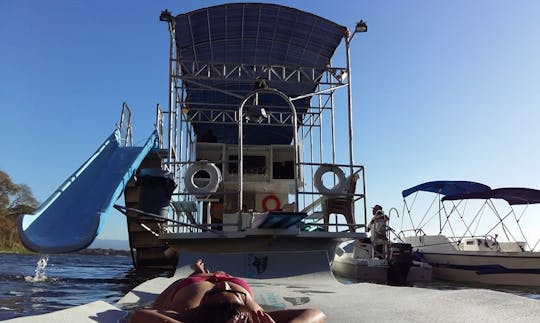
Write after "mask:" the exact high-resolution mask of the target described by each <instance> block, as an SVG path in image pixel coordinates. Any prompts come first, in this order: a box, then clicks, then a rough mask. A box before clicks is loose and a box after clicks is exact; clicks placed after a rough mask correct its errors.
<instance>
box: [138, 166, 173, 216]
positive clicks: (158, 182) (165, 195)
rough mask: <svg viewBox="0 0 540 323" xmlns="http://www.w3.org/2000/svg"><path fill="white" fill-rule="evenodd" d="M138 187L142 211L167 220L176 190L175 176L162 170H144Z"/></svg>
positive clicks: (140, 174)
mask: <svg viewBox="0 0 540 323" xmlns="http://www.w3.org/2000/svg"><path fill="white" fill-rule="evenodd" d="M137 185H138V186H139V187H140V191H139V194H140V195H139V206H140V209H141V210H142V211H144V212H148V213H152V214H155V215H158V216H161V217H164V218H166V217H167V216H168V214H169V204H170V202H171V196H172V193H173V192H174V189H175V188H176V183H175V182H174V178H173V175H172V174H171V173H169V172H168V171H166V170H163V169H160V168H144V169H141V171H140V172H139V175H138V176H137Z"/></svg>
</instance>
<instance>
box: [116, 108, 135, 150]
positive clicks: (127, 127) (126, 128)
mask: <svg viewBox="0 0 540 323" xmlns="http://www.w3.org/2000/svg"><path fill="white" fill-rule="evenodd" d="M116 128H117V129H118V131H119V132H120V145H121V146H124V147H127V146H128V144H129V146H133V136H132V133H131V109H130V108H129V106H128V105H127V103H126V102H123V103H122V112H121V114H120V123H119V124H117V125H116Z"/></svg>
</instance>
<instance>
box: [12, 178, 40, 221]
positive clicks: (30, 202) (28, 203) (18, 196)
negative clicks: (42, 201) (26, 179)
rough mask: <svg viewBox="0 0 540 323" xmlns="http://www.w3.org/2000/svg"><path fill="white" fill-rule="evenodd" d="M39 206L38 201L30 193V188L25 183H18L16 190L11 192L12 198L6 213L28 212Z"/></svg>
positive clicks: (19, 213)
mask: <svg viewBox="0 0 540 323" xmlns="http://www.w3.org/2000/svg"><path fill="white" fill-rule="evenodd" d="M38 206H39V203H38V201H37V200H36V199H35V198H34V196H33V195H32V190H31V189H30V187H28V185H26V184H19V185H18V190H17V192H16V193H15V194H13V199H12V201H11V203H10V204H9V209H8V213H9V215H10V216H14V217H16V216H19V215H21V214H30V213H32V212H34V210H35V209H36V208H37V207H38Z"/></svg>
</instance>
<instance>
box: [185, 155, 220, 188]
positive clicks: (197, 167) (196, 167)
mask: <svg viewBox="0 0 540 323" xmlns="http://www.w3.org/2000/svg"><path fill="white" fill-rule="evenodd" d="M198 172H206V173H208V176H210V178H209V179H208V183H207V184H206V185H204V186H198V185H197V184H195V174H197V173H198ZM221 179H222V178H221V171H220V170H219V168H218V167H217V166H216V165H215V164H214V163H210V162H208V161H206V160H201V161H198V162H195V163H193V164H191V165H190V166H189V167H188V169H187V170H186V173H185V174H184V185H185V187H186V190H187V191H188V192H189V193H191V194H193V195H205V194H210V193H213V192H215V191H217V189H218V186H219V183H220V182H221Z"/></svg>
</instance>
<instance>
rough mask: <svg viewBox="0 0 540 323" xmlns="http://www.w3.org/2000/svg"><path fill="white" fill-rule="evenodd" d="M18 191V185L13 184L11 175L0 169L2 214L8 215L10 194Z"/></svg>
mask: <svg viewBox="0 0 540 323" xmlns="http://www.w3.org/2000/svg"><path fill="white" fill-rule="evenodd" d="M16 192H17V185H15V184H13V182H12V181H11V178H9V175H8V174H6V173H5V172H3V171H1V170H0V216H6V215H8V210H9V206H10V203H9V201H10V196H12V195H13V194H15V193H16Z"/></svg>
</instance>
